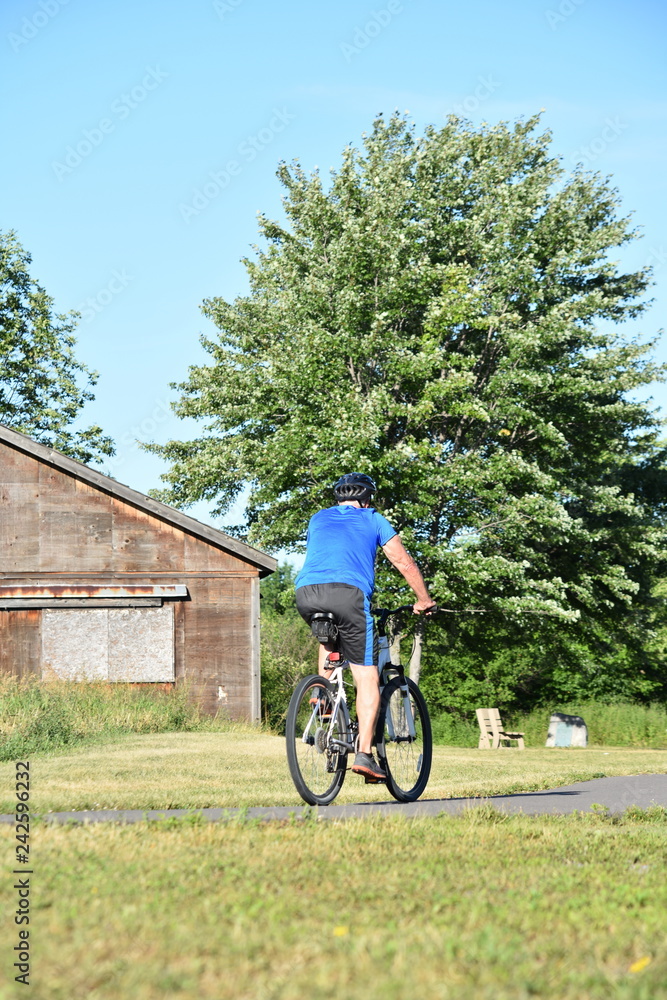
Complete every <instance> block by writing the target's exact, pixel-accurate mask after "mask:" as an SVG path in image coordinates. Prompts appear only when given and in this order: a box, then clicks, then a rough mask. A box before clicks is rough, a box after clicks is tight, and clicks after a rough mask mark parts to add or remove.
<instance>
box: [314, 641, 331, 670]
mask: <svg viewBox="0 0 667 1000" xmlns="http://www.w3.org/2000/svg"><path fill="white" fill-rule="evenodd" d="M332 650H333V646H332V645H330V644H329V643H323V642H321V643H320V649H319V654H318V661H317V672H318V674H319V675H320V677H327V678H329V677H331V671H332V670H333V669H334V667H327V666H326V662H327V656H328V655H329V653H330V652H331V651H332Z"/></svg>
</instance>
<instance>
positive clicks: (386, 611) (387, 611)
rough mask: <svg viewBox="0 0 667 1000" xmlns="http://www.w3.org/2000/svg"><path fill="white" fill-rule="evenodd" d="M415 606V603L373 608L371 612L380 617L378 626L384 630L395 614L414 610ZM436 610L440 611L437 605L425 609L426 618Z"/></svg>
mask: <svg viewBox="0 0 667 1000" xmlns="http://www.w3.org/2000/svg"><path fill="white" fill-rule="evenodd" d="M413 607H414V605H413V604H401V606H400V607H399V608H376V609H374V610H371V614H372V615H375V616H376V618H379V621H378V626H379V628H380V630H382V629H383V628H384V626H385V625H386V624H387V621H388V620H389V619H390V618H391V617H392V616H393V615H398V614H401V612H403V611H412V610H413ZM436 611H440V608H439V607H438V606H437V605H434V606H433V607H432V608H429V609H428V610H427V611H424V612H423V615H424V617H425V618H428V617H430V616H431V615H433V614H435V612H436ZM413 613H414V612H413Z"/></svg>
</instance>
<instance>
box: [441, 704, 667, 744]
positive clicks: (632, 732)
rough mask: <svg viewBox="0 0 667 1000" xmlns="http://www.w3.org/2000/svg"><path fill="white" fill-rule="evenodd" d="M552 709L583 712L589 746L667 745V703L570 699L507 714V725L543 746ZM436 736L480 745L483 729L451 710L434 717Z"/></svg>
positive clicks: (442, 742)
mask: <svg viewBox="0 0 667 1000" xmlns="http://www.w3.org/2000/svg"><path fill="white" fill-rule="evenodd" d="M552 712H564V713H565V714H567V715H579V716H581V718H582V719H583V720H584V722H585V723H586V726H587V728H588V745H589V746H614V747H638V748H642V749H653V750H662V749H665V748H667V706H665V705H637V704H634V703H632V702H621V703H619V704H616V705H605V704H602V703H601V702H597V701H585V702H568V703H566V704H558V705H552V706H549V707H547V708H535V709H533V710H532V711H531V712H528V713H524V714H521V713H515V714H513V715H509V714H508V715H507V716H506V717H505V716H503V723H504V725H505V726H506V727H507V728H508V729H511V730H514V731H517V730H518V731H519V732H523V733H525V742H526V746H528V747H536V748H537V747H543V746H544V745H545V743H546V739H547V731H548V729H549V717H550V716H551V713H552ZM433 739H434V742H435V743H437V744H440V745H441V746H450V747H476V746H477V742H478V739H479V728H478V726H477V723H476V722H471V721H469V720H466V719H460V718H457V717H455V716H453V715H448V714H447V713H442V714H440V715H437V716H436V717H435V718H434V719H433Z"/></svg>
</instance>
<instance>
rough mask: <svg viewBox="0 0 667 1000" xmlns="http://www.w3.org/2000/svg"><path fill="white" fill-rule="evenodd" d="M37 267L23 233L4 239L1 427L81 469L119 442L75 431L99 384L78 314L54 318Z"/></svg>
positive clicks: (0, 243) (94, 430)
mask: <svg viewBox="0 0 667 1000" xmlns="http://www.w3.org/2000/svg"><path fill="white" fill-rule="evenodd" d="M30 262H31V257H30V254H28V253H26V251H25V250H24V249H23V247H22V246H21V244H20V243H19V241H18V240H17V238H16V235H15V233H14V232H11V231H10V232H8V233H1V232H0V422H2V423H4V424H6V425H8V426H9V427H14V428H16V430H19V431H23V432H24V433H25V434H29V435H30V436H31V437H33V438H34V439H35V440H36V441H40V442H41V443H42V444H46V445H49V446H51V447H53V448H57V449H58V450H59V451H62V452H64V453H65V454H66V455H70V456H71V457H72V458H76V459H78V460H79V461H81V462H91V461H93V462H99V461H101V460H102V456H103V455H113V453H114V448H113V443H112V441H111V438H109V437H105V436H104V435H103V433H102V430H101V428H100V427H88V428H87V429H85V430H79V431H73V430H72V429H71V424H72V423H73V422H74V421H75V420H76V418H77V417H78V415H79V411H80V410H81V408H82V407H83V406H84V404H85V403H86V402H87V401H88V400H90V399H94V396H93V394H92V392H91V391H90V388H91V387H92V386H94V385H95V383H96V382H97V374H96V373H95V372H91V371H89V369H88V368H86V366H85V365H83V364H82V363H81V362H80V361H77V359H76V357H75V355H74V345H75V343H76V341H75V338H74V336H73V331H74V329H75V327H76V319H77V315H76V313H73V312H71V313H69V314H68V315H60V314H55V313H54V311H53V299H52V298H50V296H48V295H47V294H46V292H45V291H44V289H43V288H42V287H41V286H40V285H39V284H37V282H36V281H35V280H34V279H33V278H31V277H30V274H29V273H28V267H29V265H30ZM80 380H83V383H84V384H83V387H81V385H80V384H79V382H80Z"/></svg>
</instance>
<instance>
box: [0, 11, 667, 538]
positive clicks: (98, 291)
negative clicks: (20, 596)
mask: <svg viewBox="0 0 667 1000" xmlns="http://www.w3.org/2000/svg"><path fill="white" fill-rule="evenodd" d="M666 26H667V8H665V6H664V4H661V3H658V2H657V0H638V2H636V3H634V4H633V5H630V4H628V3H627V2H620V0H515V2H511V3H504V4H499V3H497V2H486V0H484V2H482V0H469V2H468V3H467V4H452V3H448V2H437V0H402V2H400V0H378V2H376V3H375V4H373V3H371V2H369V3H366V2H361V0H337V2H335V3H333V2H327V3H320V4H312V3H306V2H303V0H298V2H292V3H282V4H279V3H275V2H270V0H160V2H159V3H158V2H154V0H134V2H129V0H115V2H114V3H113V4H111V3H94V2H92V0H88V2H86V0H67V2H64V0H4V2H3V4H2V7H1V9H0V46H2V48H3V58H2V63H1V66H2V69H1V70H0V72H1V74H2V84H3V101H2V112H1V113H2V118H3V133H4V135H5V137H6V153H5V156H4V158H3V160H2V163H1V164H0V174H1V183H0V191H1V194H0V197H1V198H2V212H1V214H0V227H1V228H2V229H5V230H6V229H15V230H16V231H17V234H18V236H19V238H20V240H21V241H22V243H23V245H24V246H25V248H26V249H27V250H29V251H30V253H31V254H32V257H33V264H32V274H33V276H34V277H35V278H36V279H37V280H38V281H39V282H40V283H41V284H42V285H43V286H44V287H45V288H46V290H47V291H48V293H49V294H50V295H51V296H53V298H54V299H55V304H56V308H57V309H58V311H61V312H66V311H68V310H70V309H79V310H80V311H81V312H82V320H81V323H80V325H79V328H78V333H77V336H78V348H77V354H78V356H79V358H80V359H81V360H82V361H84V362H85V363H86V364H87V365H89V366H90V367H92V368H94V369H97V370H98V371H99V373H100V379H99V383H98V386H97V388H96V400H95V401H94V403H91V404H89V405H88V406H87V408H86V410H85V411H84V414H83V418H82V421H81V422H82V424H84V425H88V424H89V423H92V422H97V423H100V424H101V425H102V426H103V428H104V430H105V431H106V432H107V433H109V434H111V436H112V437H113V438H114V439H115V441H116V443H117V447H118V455H117V456H116V458H115V459H113V460H112V462H111V464H110V465H109V466H108V467H107V468H106V469H105V471H108V472H110V473H111V474H112V475H114V476H115V477H116V478H117V479H119V480H120V481H121V482H125V483H127V484H129V485H130V486H132V487H134V488H135V489H138V490H141V491H143V492H146V491H147V490H149V489H150V488H151V487H154V486H158V485H160V483H159V476H160V472H161V471H163V470H164V464H163V463H162V462H161V460H160V459H159V458H157V457H156V456H152V455H147V454H146V453H144V452H142V451H140V450H139V449H138V448H137V447H136V444H135V443H134V442H135V439H136V438H139V439H142V440H155V441H158V442H163V441H166V440H168V439H169V438H170V437H188V436H193V435H194V433H196V430H197V428H196V425H194V424H187V423H183V422H182V421H179V420H177V418H176V417H174V415H173V414H172V413H171V411H170V409H169V402H170V400H172V399H174V398H175V396H176V394H175V393H174V392H173V391H172V390H170V388H169V383H170V382H173V381H180V380H182V379H183V378H184V377H185V375H186V372H187V367H188V365H189V364H193V363H196V362H200V361H202V360H203V359H204V358H205V357H206V355H204V353H203V351H202V349H201V347H200V346H199V342H198V338H199V336H200V334H202V333H206V334H209V335H210V334H212V333H213V332H214V328H213V327H212V326H211V325H210V324H209V323H208V321H207V320H205V319H204V318H203V317H202V315H201V313H200V310H199V305H200V303H201V301H202V300H203V299H204V298H206V297H210V296H215V295H221V296H223V297H225V298H229V299H231V298H234V297H235V296H236V295H238V294H242V293H244V292H245V290H246V287H247V286H246V278H245V271H244V268H243V266H242V264H241V263H240V258H241V257H243V256H244V255H247V254H248V253H251V246H252V244H253V243H254V242H255V241H256V239H257V223H256V215H257V213H258V212H259V211H262V212H264V213H266V214H267V215H269V216H279V215H280V212H281V203H280V198H281V189H280V185H279V183H278V181H277V178H276V176H275V171H276V167H277V165H278V163H279V161H280V160H292V159H294V158H296V159H299V160H300V161H301V163H302V165H303V166H304V167H305V168H306V169H308V170H310V169H313V168H314V167H316V166H319V168H320V169H321V170H322V171H326V170H328V168H329V167H336V166H337V165H338V163H339V159H340V153H341V151H342V149H343V147H344V146H345V145H346V144H347V143H348V142H353V143H355V144H358V143H359V141H360V136H361V133H362V132H364V131H365V130H367V129H368V128H369V126H370V124H371V122H372V120H373V118H374V117H375V115H376V114H377V113H378V112H379V111H382V112H385V113H390V112H391V111H392V110H394V109H395V108H398V109H399V110H400V111H409V112H410V115H411V117H412V118H413V119H414V120H415V122H416V123H417V126H418V128H419V129H421V128H423V126H424V125H426V124H427V123H433V124H438V123H443V122H444V120H445V116H446V115H447V114H448V113H449V112H452V111H453V112H458V113H461V114H463V115H464V116H465V117H467V118H469V119H470V120H471V121H472V122H473V123H479V122H480V121H483V120H485V121H489V122H494V121H497V120H499V119H509V120H513V119H515V118H517V117H519V116H528V115H532V114H533V113H535V112H536V111H539V110H540V109H544V114H543V122H544V125H545V126H546V127H548V128H550V129H551V130H552V131H553V151H554V153H555V154H558V155H560V156H562V158H563V164H564V166H565V167H567V168H570V167H572V166H574V164H575V163H576V162H578V161H582V162H584V164H585V166H586V167H587V168H589V169H591V170H595V171H600V172H601V173H603V174H605V175H607V174H610V175H612V176H613V181H614V184H615V186H616V187H617V188H618V189H619V191H620V193H621V196H622V199H623V208H624V211H625V212H633V213H634V221H635V223H636V225H638V226H640V227H641V229H642V232H643V234H644V238H643V239H642V240H641V241H639V242H638V243H636V244H634V245H633V246H632V247H629V248H627V249H625V250H624V251H623V254H622V256H620V255H619V259H621V260H622V262H623V265H624V266H625V267H628V268H636V267H639V266H641V265H643V264H644V263H646V262H647V261H649V262H651V263H652V264H653V266H654V268H655V280H656V286H655V288H654V290H653V296H654V299H655V302H654V304H653V306H652V308H651V310H650V312H649V313H648V314H647V315H646V316H645V317H644V318H643V319H642V320H641V322H639V323H637V324H635V326H629V327H628V332H629V333H634V332H641V331H643V332H644V333H645V335H646V337H649V336H655V335H656V333H657V332H658V330H659V329H660V328H661V327H662V326H663V325H664V318H663V316H664V309H665V301H666V296H665V285H666V283H667V228H666V223H667V208H666V206H665V197H664V178H665V175H666V173H667V138H666V124H667V88H666V77H667V61H666V60H665V57H664V44H665V28H666ZM656 353H657V356H658V357H659V358H660V359H661V360H665V361H667V350H666V349H665V345H664V343H662V342H660V343H659V345H658V348H657V352H656ZM654 398H655V400H656V402H657V403H659V404H660V405H662V406H663V407H664V408H665V409H667V390H666V389H665V388H664V387H662V386H658V387H656V390H655V392H654ZM191 513H194V514H195V516H197V517H199V518H200V519H202V520H209V518H208V514H207V508H206V506H205V505H203V504H200V505H197V507H196V508H194V509H193V510H192V511H191ZM229 520H230V521H233V520H234V514H231V515H229ZM211 523H214V522H211Z"/></svg>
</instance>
